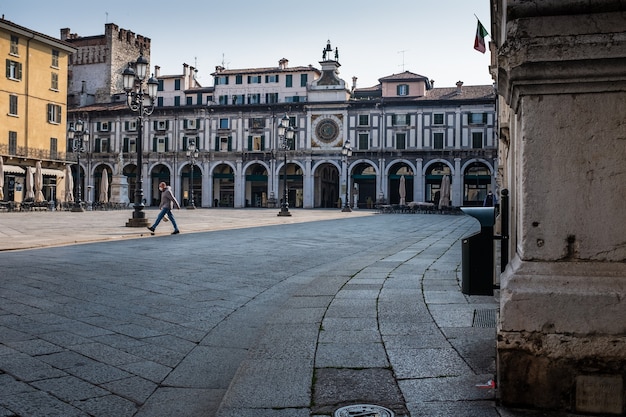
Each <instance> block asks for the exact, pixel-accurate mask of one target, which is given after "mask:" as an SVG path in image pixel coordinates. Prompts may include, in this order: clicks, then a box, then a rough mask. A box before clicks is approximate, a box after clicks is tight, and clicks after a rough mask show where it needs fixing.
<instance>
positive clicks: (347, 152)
mask: <svg viewBox="0 0 626 417" xmlns="http://www.w3.org/2000/svg"><path fill="white" fill-rule="evenodd" d="M341 155H343V165H344V166H345V167H346V201H345V202H344V204H343V209H341V211H344V212H351V211H352V209H350V196H349V194H348V191H349V188H350V187H349V185H350V181H349V177H348V158H349V157H351V156H352V146H351V145H350V140H347V141H346V143H344V144H343V148H341Z"/></svg>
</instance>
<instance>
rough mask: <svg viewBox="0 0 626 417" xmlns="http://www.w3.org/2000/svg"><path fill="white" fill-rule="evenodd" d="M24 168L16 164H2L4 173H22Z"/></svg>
mask: <svg viewBox="0 0 626 417" xmlns="http://www.w3.org/2000/svg"><path fill="white" fill-rule="evenodd" d="M25 172H26V171H24V168H22V167H18V166H17V165H4V173H5V174H7V173H8V174H23V173H25Z"/></svg>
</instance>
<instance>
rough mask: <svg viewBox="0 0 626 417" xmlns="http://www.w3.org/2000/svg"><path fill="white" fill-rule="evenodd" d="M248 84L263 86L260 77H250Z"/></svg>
mask: <svg viewBox="0 0 626 417" xmlns="http://www.w3.org/2000/svg"><path fill="white" fill-rule="evenodd" d="M248 84H261V76H260V75H248Z"/></svg>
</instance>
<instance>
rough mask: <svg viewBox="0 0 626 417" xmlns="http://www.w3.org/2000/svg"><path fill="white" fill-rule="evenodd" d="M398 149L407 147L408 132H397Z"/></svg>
mask: <svg viewBox="0 0 626 417" xmlns="http://www.w3.org/2000/svg"><path fill="white" fill-rule="evenodd" d="M396 149H406V133H396Z"/></svg>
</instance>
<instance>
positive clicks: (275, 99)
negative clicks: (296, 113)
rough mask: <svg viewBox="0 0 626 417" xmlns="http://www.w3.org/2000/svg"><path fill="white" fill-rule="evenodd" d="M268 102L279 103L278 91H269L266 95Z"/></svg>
mask: <svg viewBox="0 0 626 417" xmlns="http://www.w3.org/2000/svg"><path fill="white" fill-rule="evenodd" d="M265 102H266V103H278V93H267V94H266V95H265Z"/></svg>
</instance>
